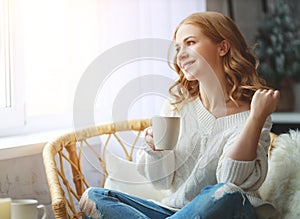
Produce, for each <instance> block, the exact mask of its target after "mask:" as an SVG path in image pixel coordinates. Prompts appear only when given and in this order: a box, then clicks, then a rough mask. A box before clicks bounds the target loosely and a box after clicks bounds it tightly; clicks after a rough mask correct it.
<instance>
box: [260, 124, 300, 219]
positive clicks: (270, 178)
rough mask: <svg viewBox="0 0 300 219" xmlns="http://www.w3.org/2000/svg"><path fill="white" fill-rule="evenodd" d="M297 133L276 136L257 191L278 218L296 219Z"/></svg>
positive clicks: (299, 192)
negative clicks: (277, 214)
mask: <svg viewBox="0 0 300 219" xmlns="http://www.w3.org/2000/svg"><path fill="white" fill-rule="evenodd" d="M299 157H300V132H299V131H295V130H291V131H290V132H289V133H286V134H280V135H278V137H277V139H276V140H275V142H274V148H273V149H272V151H271V154H270V159H269V161H268V162H269V169H268V174H267V177H266V180H265V182H264V183H263V185H262V187H261V188H260V189H259V192H260V194H261V197H262V198H263V199H264V200H267V201H270V202H271V203H273V204H274V205H275V206H276V207H277V209H278V210H279V211H280V212H281V216H282V218H300V209H299V206H300V171H299V170H300V160H299Z"/></svg>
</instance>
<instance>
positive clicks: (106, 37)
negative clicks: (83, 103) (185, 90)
mask: <svg viewBox="0 0 300 219" xmlns="http://www.w3.org/2000/svg"><path fill="white" fill-rule="evenodd" d="M205 2H206V1H205V0H186V1H182V0H164V1H161V0H151V1H148V0H127V1H120V0H110V1H102V6H100V8H101V14H102V15H103V17H102V20H103V22H101V25H102V26H101V30H103V35H102V34H101V38H102V39H101V43H102V47H103V48H106V49H110V48H112V47H114V48H116V47H118V46H119V44H122V43H123V44H124V43H126V42H127V41H129V40H138V39H139V40H140V41H138V43H141V44H143V43H145V42H144V41H143V40H141V39H144V38H150V39H163V40H166V41H167V40H171V39H172V36H173V32H174V30H175V28H176V27H177V25H178V24H179V22H180V21H181V20H182V19H183V18H185V17H186V16H188V15H189V14H191V13H193V12H197V11H205V10H206V3H205ZM166 52H167V51H166ZM129 53H130V52H129ZM116 55H117V54H116ZM166 56H167V54H166ZM102 73H103V72H102ZM103 74H107V72H106V73H103ZM175 78H176V75H175V73H174V72H172V71H171V70H170V68H169V66H168V64H167V62H166V60H156V59H155V58H153V57H150V58H146V57H144V58H141V59H140V60H128V63H125V64H124V65H122V66H121V67H119V68H117V69H116V70H115V71H114V72H112V73H111V74H109V76H108V77H106V79H105V80H104V83H103V84H102V85H101V86H100V88H99V90H98V95H97V100H96V108H97V109H96V110H95V118H96V120H97V122H104V121H105V122H107V121H111V120H126V119H135V118H149V117H151V116H153V115H155V114H159V113H160V111H161V108H162V105H163V103H164V102H165V100H166V98H167V96H168V88H169V86H170V85H171V84H170V83H171V82H172V81H173V80H174V79H175ZM168 79H169V80H168ZM128 87H130V88H128Z"/></svg>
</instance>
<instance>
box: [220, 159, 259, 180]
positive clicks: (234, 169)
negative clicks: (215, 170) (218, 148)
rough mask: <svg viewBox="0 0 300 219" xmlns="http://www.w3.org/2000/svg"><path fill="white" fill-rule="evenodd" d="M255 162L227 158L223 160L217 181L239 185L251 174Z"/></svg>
mask: <svg viewBox="0 0 300 219" xmlns="http://www.w3.org/2000/svg"><path fill="white" fill-rule="evenodd" d="M255 162H256V160H253V161H237V160H233V159H231V158H229V157H226V158H224V160H223V162H222V169H221V175H220V179H219V181H220V182H232V183H234V184H236V185H241V184H242V183H243V182H244V181H245V180H246V179H247V178H248V177H249V176H250V175H251V174H252V172H253V169H254V168H255Z"/></svg>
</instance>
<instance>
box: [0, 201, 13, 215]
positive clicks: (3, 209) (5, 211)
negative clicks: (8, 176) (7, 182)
mask: <svg viewBox="0 0 300 219" xmlns="http://www.w3.org/2000/svg"><path fill="white" fill-rule="evenodd" d="M10 203H11V198H0V219H10Z"/></svg>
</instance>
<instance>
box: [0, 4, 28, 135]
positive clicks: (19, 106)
mask: <svg viewBox="0 0 300 219" xmlns="http://www.w3.org/2000/svg"><path fill="white" fill-rule="evenodd" d="M0 4H1V5H0V49H1V50H2V51H1V53H2V54H3V55H1V56H0V57H1V60H0V64H1V66H3V67H2V68H1V69H0V71H1V72H0V74H4V75H5V78H6V79H5V80H6V88H7V90H8V95H7V102H8V103H7V104H6V107H1V108H0V130H1V129H11V128H17V127H22V126H24V123H25V116H24V111H25V109H24V95H23V92H22V90H23V88H24V80H22V79H23V76H22V74H18V73H19V72H17V71H15V69H14V61H15V59H14V58H15V57H14V41H13V32H14V31H13V22H14V20H13V17H12V14H13V11H12V7H11V6H12V4H13V1H10V0H2V1H1V3H0ZM4 71H5V72H4Z"/></svg>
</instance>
